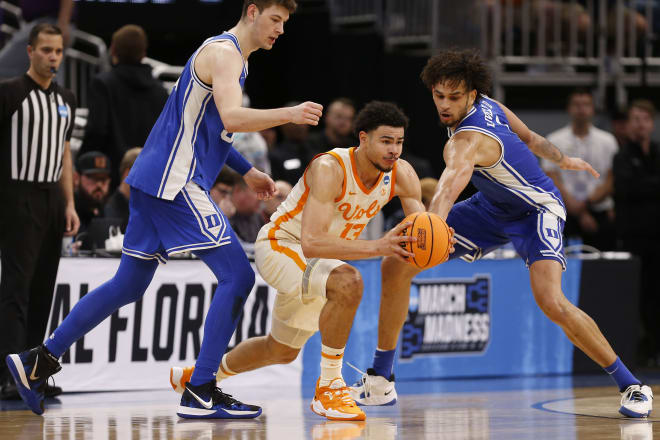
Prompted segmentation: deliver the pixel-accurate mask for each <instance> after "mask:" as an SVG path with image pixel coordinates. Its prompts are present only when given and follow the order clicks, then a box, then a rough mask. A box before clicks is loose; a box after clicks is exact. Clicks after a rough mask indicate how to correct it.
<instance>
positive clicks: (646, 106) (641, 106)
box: [628, 99, 656, 118]
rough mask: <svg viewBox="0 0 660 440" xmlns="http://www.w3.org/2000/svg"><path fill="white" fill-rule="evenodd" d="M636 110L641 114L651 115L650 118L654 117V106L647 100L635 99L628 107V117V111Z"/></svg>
mask: <svg viewBox="0 0 660 440" xmlns="http://www.w3.org/2000/svg"><path fill="white" fill-rule="evenodd" d="M634 108H636V109H637V110H641V111H643V112H646V113H648V114H649V115H651V117H652V118H653V117H655V112H656V110H655V105H653V103H652V102H651V101H649V100H648V99H635V100H634V101H633V102H632V103H631V104H630V107H628V116H630V110H632V109H634Z"/></svg>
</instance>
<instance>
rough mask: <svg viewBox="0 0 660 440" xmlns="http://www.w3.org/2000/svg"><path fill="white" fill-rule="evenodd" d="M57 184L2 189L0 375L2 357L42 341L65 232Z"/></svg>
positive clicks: (3, 360)
mask: <svg viewBox="0 0 660 440" xmlns="http://www.w3.org/2000/svg"><path fill="white" fill-rule="evenodd" d="M64 208H65V206H64V198H63V196H62V192H61V189H60V186H59V184H51V185H39V184H35V183H14V184H9V185H8V184H6V183H3V185H2V187H0V264H1V266H0V356H2V357H0V368H1V369H0V373H1V374H6V372H7V371H6V364H5V357H6V356H7V355H8V354H10V353H18V352H21V351H24V350H26V349H27V348H31V347H34V346H36V345H39V344H41V343H42V342H43V340H44V337H45V335H46V327H47V325H48V315H49V313H50V307H51V302H52V299H53V293H54V290H55V279H56V277H57V268H58V266H59V262H60V255H61V250H62V237H63V235H64V228H65V216H64Z"/></svg>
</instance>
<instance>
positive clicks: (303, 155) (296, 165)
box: [239, 102, 313, 235]
mask: <svg viewBox="0 0 660 440" xmlns="http://www.w3.org/2000/svg"><path fill="white" fill-rule="evenodd" d="M298 104H299V103H298V102H289V103H287V104H286V106H287V107H288V106H295V105H298ZM280 130H281V132H282V138H283V139H282V140H281V141H280V142H278V143H277V145H275V147H274V148H273V149H272V150H270V152H269V153H268V158H269V159H270V166H271V170H272V174H271V175H272V177H273V180H286V181H287V182H289V183H290V184H291V185H295V184H296V182H298V179H300V177H301V176H302V174H303V171H305V167H306V166H307V163H308V162H309V160H310V159H311V158H312V157H313V156H311V155H310V151H309V144H308V140H309V126H307V125H298V124H293V123H288V124H284V125H282V126H280ZM239 235H240V234H239Z"/></svg>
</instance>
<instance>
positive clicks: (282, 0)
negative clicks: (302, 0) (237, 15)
mask: <svg viewBox="0 0 660 440" xmlns="http://www.w3.org/2000/svg"><path fill="white" fill-rule="evenodd" d="M250 5H256V6H257V9H259V12H263V10H264V9H266V8H268V7H270V6H273V5H278V6H284V7H285V8H286V9H287V10H288V11H289V14H293V13H294V12H296V8H297V7H298V4H297V3H296V0H243V13H242V14H241V19H243V18H245V16H246V15H247V10H248V6H250Z"/></svg>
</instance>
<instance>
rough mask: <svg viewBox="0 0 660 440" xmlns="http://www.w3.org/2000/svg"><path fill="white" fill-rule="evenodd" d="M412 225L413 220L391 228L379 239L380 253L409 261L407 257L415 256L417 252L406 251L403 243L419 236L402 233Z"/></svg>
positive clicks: (414, 239) (415, 239)
mask: <svg viewBox="0 0 660 440" xmlns="http://www.w3.org/2000/svg"><path fill="white" fill-rule="evenodd" d="M411 226H412V222H405V223H399V224H398V225H396V226H395V227H393V228H392V229H391V230H389V231H388V232H387V233H386V234H385V235H384V236H383V237H382V238H380V239H378V240H377V241H378V242H379V246H378V249H379V253H380V255H382V256H384V257H386V256H389V255H392V256H394V257H397V258H398V259H399V260H401V261H405V262H407V261H408V260H406V258H409V257H414V256H415V254H413V253H411V252H408V251H406V250H405V249H404V248H403V246H402V244H403V243H408V242H413V241H417V237H411V236H410V235H401V233H402V232H403V230H404V229H406V228H410V227H411Z"/></svg>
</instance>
